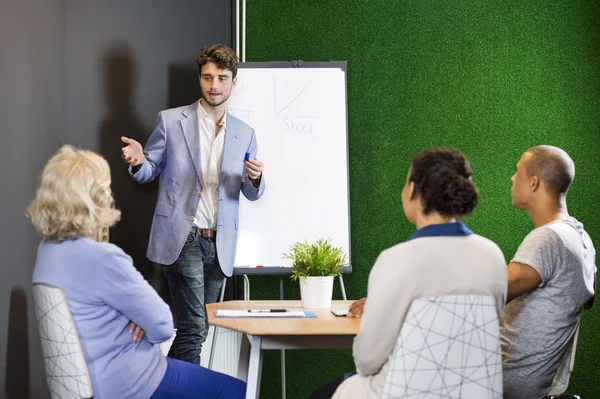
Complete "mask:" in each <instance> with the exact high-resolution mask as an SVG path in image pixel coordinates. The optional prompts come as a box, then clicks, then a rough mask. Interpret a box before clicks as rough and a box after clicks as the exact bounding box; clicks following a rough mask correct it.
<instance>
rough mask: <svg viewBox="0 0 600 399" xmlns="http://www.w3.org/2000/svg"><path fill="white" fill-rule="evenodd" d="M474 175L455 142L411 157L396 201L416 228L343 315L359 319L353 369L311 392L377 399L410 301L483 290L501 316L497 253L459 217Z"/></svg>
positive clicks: (378, 265) (469, 205)
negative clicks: (400, 203) (456, 147)
mask: <svg viewBox="0 0 600 399" xmlns="http://www.w3.org/2000/svg"><path fill="white" fill-rule="evenodd" d="M472 175H473V171H472V169H471V165H470V163H469V161H468V160H467V158H466V157H465V156H464V155H463V154H462V153H460V152H459V151H457V150H455V149H453V148H445V147H438V148H430V149H428V150H425V151H423V152H421V153H420V154H418V155H417V156H416V157H415V158H414V159H413V162H412V164H411V165H410V168H409V170H408V174H407V177H406V183H405V184H404V188H403V189H402V207H403V209H404V214H405V215H406V218H407V219H408V220H409V221H410V222H411V223H412V224H414V225H415V226H416V228H417V231H416V232H414V233H413V234H412V235H411V236H410V237H409V238H408V240H407V241H406V242H402V243H400V244H397V245H395V246H393V247H391V248H388V249H386V250H385V251H383V252H382V253H381V254H380V255H379V257H378V258H377V261H376V262H375V265H374V266H373V268H372V269H371V273H370V275H369V284H368V293H367V298H368V300H367V298H363V299H360V300H358V301H356V302H354V303H353V304H352V306H351V307H350V313H349V314H348V317H356V318H362V320H361V323H360V331H359V333H358V335H357V336H356V338H355V340H354V346H353V356H354V363H355V365H356V370H357V372H356V373H349V374H347V375H346V376H344V377H342V378H339V379H337V380H334V381H331V382H330V383H328V384H326V385H324V386H322V387H321V388H320V389H319V390H317V391H315V392H314V393H313V395H312V396H311V398H315V399H317V398H331V397H333V398H344V399H354V398H357V399H358V398H360V399H371V398H381V397H382V391H383V386H384V382H385V379H386V375H387V373H388V369H389V359H390V357H391V355H392V354H393V351H394V347H395V345H396V341H397V340H398V336H399V334H400V329H401V328H402V323H403V322H404V318H405V316H406V313H407V312H408V309H409V308H410V305H411V303H412V301H413V300H415V299H418V298H426V297H433V296H443V295H461V294H465V295H468V294H474V295H488V296H491V297H493V298H494V300H495V303H496V309H497V312H498V319H500V315H501V314H502V310H503V308H504V303H505V300H506V287H507V278H506V262H505V259H504V256H503V254H502V251H500V248H498V246H497V245H496V244H495V243H493V242H492V241H490V240H488V239H487V238H484V237H482V236H479V235H477V234H474V233H473V232H472V231H471V230H469V229H468V228H467V227H466V226H465V225H464V224H463V223H462V222H460V221H457V219H458V218H460V217H462V216H465V215H468V214H469V213H471V212H472V211H473V210H474V209H475V207H476V206H477V201H478V199H479V192H478V191H477V188H476V187H475V184H474V183H473V181H472V179H471V176H472ZM332 395H333V396H332Z"/></svg>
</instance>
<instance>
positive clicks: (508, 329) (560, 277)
mask: <svg viewBox="0 0 600 399" xmlns="http://www.w3.org/2000/svg"><path fill="white" fill-rule="evenodd" d="M574 177H575V165H574V164H573V160H572V159H571V158H570V157H569V155H568V154H567V153H566V152H565V151H563V150H561V149H560V148H556V147H552V146H546V145H543V146H537V147H533V148H530V149H529V150H527V151H525V153H524V154H523V156H522V157H521V159H520V160H519V162H518V163H517V171H516V173H515V174H514V176H513V177H512V179H511V180H512V183H513V185H512V188H511V195H512V204H513V206H515V207H516V208H521V209H524V210H525V211H526V212H527V213H528V214H529V217H530V218H531V221H532V222H533V224H534V227H535V228H534V230H533V231H531V232H530V233H529V234H528V235H527V237H525V239H524V240H523V242H522V243H521V245H520V246H519V249H518V250H517V253H516V254H515V256H514V258H513V260H512V261H511V262H510V264H509V265H508V293H507V305H506V307H505V309H504V313H503V315H502V321H501V327H500V333H501V340H502V355H503V369H504V398H505V399H524V398H526V399H538V398H539V399H542V398H544V397H545V396H546V395H547V394H548V393H549V391H550V387H551V385H552V379H553V377H554V375H555V374H556V371H557V369H558V366H559V364H560V360H561V358H562V356H563V355H564V353H565V351H566V350H567V349H568V347H569V344H570V343H571V342H572V339H573V337H574V335H575V332H576V330H577V326H578V325H579V319H580V316H581V311H582V309H583V308H584V306H591V302H592V300H593V297H594V291H595V287H594V285H595V274H596V266H595V255H596V252H595V250H594V246H593V244H592V240H591V239H590V236H589V235H588V234H587V233H586V231H585V230H584V228H583V225H582V224H581V223H580V222H578V221H577V220H576V219H575V218H573V217H571V216H569V212H568V210H567V192H568V191H569V187H570V185H571V183H572V182H573V178H574Z"/></svg>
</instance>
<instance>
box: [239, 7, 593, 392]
mask: <svg viewBox="0 0 600 399" xmlns="http://www.w3.org/2000/svg"><path fill="white" fill-rule="evenodd" d="M599 21H600V3H599V2H592V1H588V2H583V1H548V0H531V1H527V2H523V1H507V0H498V1H479V2H476V1H430V0H420V1H409V0H395V1H391V0H389V1H385V0H379V1H369V0H345V1H341V0H337V1H334V0H319V1H301V0H300V1H287V0H280V1H267V0H248V4H247V46H246V50H247V61H291V60H304V61H333V60H345V61H348V121H349V126H348V130H349V146H350V147H349V156H350V212H351V234H352V261H353V268H354V273H353V274H352V275H351V276H347V277H346V278H345V282H346V289H347V292H348V296H349V297H350V298H353V299H354V298H359V297H362V296H364V295H365V294H366V287H367V277H368V274H369V271H370V269H371V266H372V264H373V262H374V260H375V258H376V257H377V255H378V254H379V252H381V251H382V250H383V249H385V248H387V247H390V246H392V245H394V244H396V243H398V242H400V241H403V240H404V239H405V238H406V237H407V236H408V235H409V234H410V233H411V232H412V231H413V227H412V226H411V225H410V224H409V223H408V222H407V221H406V220H405V219H404V216H403V212H402V207H401V201H400V191H401V189H402V185H403V183H404V179H405V176H406V172H407V168H408V166H409V164H410V161H411V159H412V157H413V156H414V155H416V154H417V153H418V152H419V151H420V150H421V149H423V148H426V147H430V146H439V145H447V146H453V147H456V148H458V149H459V150H461V151H463V152H464V153H465V154H466V155H467V157H468V158H469V159H470V160H471V163H472V165H473V168H474V172H475V175H474V181H475V182H476V184H477V185H478V187H479V189H480V192H481V201H480V205H479V207H478V208H477V210H476V211H475V213H474V214H473V215H472V216H470V217H469V218H468V220H467V224H468V225H469V226H470V227H471V228H472V229H474V230H475V231H476V232H477V233H479V234H481V235H484V236H486V237H488V238H490V239H492V240H494V241H495V242H496V243H498V245H499V246H500V247H501V248H502V250H503V251H504V254H505V256H506V258H507V260H510V258H511V256H512V255H513V254H514V252H515V250H516V249H517V247H518V245H519V243H520V242H521V240H522V239H523V238H524V237H525V235H526V234H527V233H528V232H529V231H530V230H531V228H532V224H531V222H530V221H529V219H528V216H527V214H525V213H524V212H523V211H520V210H517V209H513V208H512V206H511V203H510V177H511V175H512V174H513V173H514V168H515V164H516V162H517V161H518V159H519V157H520V156H521V154H522V153H523V151H525V150H526V149H527V148H529V147H531V146H534V145H537V144H551V145H556V146H559V147H561V148H563V149H565V150H566V151H567V152H568V153H569V154H570V155H571V156H572V157H573V159H574V161H575V165H576V178H575V182H574V185H573V187H572V189H571V192H570V194H569V197H568V204H569V210H570V212H571V214H572V215H573V216H575V217H576V218H578V219H579V220H580V221H581V222H583V223H584V225H585V226H586V228H587V230H588V232H589V233H590V235H591V236H592V238H593V239H594V243H595V246H596V248H600V217H599V216H598V215H599V210H598V209H599V206H598V202H599V201H598V198H599V196H600V180H599V176H600V164H599V158H600V29H599V26H600V22H599ZM259 145H260V143H259ZM267 168H268V165H267ZM267 170H268V169H267ZM597 263H598V262H597ZM251 283H252V299H275V298H277V297H278V295H279V281H278V278H275V277H252V278H251ZM399 289H402V288H401V287H399ZM334 295H335V298H337V299H339V298H340V295H339V290H338V289H337V287H336V291H335V293H334ZM286 297H287V298H288V299H299V290H298V287H297V283H292V282H286ZM597 307H598V306H597ZM599 331H600V311H599V310H598V309H597V308H595V309H593V310H591V311H588V312H586V313H585V315H584V318H583V325H582V328H581V333H580V341H579V346H578V349H577V356H576V361H575V372H574V374H573V376H572V379H571V384H570V387H569V392H572V393H577V394H579V395H582V397H583V398H585V399H595V398H600V378H598V377H597V376H598V375H600V372H599V371H598V369H597V367H598V364H597V360H596V357H597V355H598V354H600V332H599ZM279 367H280V362H279V352H270V353H267V355H266V356H265V364H264V368H263V379H262V381H263V384H262V394H261V397H263V398H268V399H274V398H279V397H280V395H281V394H280V389H281V387H280V382H279V381H280V372H279ZM352 369H353V362H352V356H351V353H350V351H336V350H331V351H288V352H287V388H288V389H287V391H288V396H287V397H288V398H290V399H296V398H306V397H308V395H309V394H310V392H311V391H312V390H313V389H315V388H316V387H318V386H319V385H321V384H322V383H325V382H327V381H329V380H330V379H332V378H334V377H336V376H339V375H340V374H342V373H344V372H347V371H350V370H352Z"/></svg>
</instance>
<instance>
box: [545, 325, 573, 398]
mask: <svg viewBox="0 0 600 399" xmlns="http://www.w3.org/2000/svg"><path fill="white" fill-rule="evenodd" d="M578 336H579V325H577V330H575V335H574V336H573V339H572V341H571V344H570V345H569V347H567V350H566V351H565V354H564V355H563V357H562V359H561V360H560V365H559V366H558V370H557V371H556V374H555V375H554V380H552V388H550V393H549V394H548V395H549V396H558V395H562V394H563V393H565V391H566V390H567V387H568V386H569V378H571V373H572V372H573V366H574V365H575V350H576V349H577V337H578Z"/></svg>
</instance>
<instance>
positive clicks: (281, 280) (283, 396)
mask: <svg viewBox="0 0 600 399" xmlns="http://www.w3.org/2000/svg"><path fill="white" fill-rule="evenodd" d="M345 268H347V269H350V267H349V266H345V267H343V268H342V270H344V269H345ZM282 271H285V272H286V273H285V274H283V273H278V274H279V299H280V300H282V301H283V300H285V290H284V276H286V275H290V274H291V272H290V270H289V269H288V270H282ZM256 274H261V275H264V273H256ZM236 275H237V276H239V275H241V276H242V277H243V279H244V285H243V287H244V294H243V297H244V300H245V301H249V300H250V279H248V275H247V274H240V273H239V272H237V271H236V270H235V269H234V276H236ZM338 277H339V282H340V291H341V292H342V299H343V300H344V301H347V300H348V299H347V297H346V287H345V286H344V278H343V277H342V275H341V274H340V275H339V276H338ZM225 283H226V280H225V281H224V282H223V289H222V291H221V299H220V302H222V301H223V295H224V294H225ZM216 328H217V327H215V329H216ZM215 331H216V330H215ZM216 337H217V334H213V344H212V348H215V344H216V341H217V338H216ZM212 348H211V353H210V361H209V363H208V368H211V366H212V360H213V357H214V353H215V352H214V351H213V350H212ZM281 399H286V377H285V349H281Z"/></svg>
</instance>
